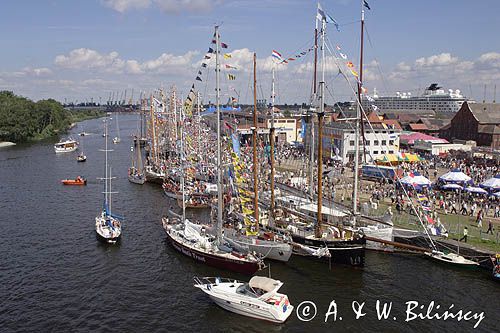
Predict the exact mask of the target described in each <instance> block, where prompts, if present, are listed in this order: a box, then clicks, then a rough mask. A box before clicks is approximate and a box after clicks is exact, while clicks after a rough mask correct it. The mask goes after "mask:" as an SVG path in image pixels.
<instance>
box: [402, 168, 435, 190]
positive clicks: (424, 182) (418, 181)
mask: <svg viewBox="0 0 500 333" xmlns="http://www.w3.org/2000/svg"><path fill="white" fill-rule="evenodd" d="M399 182H400V183H401V184H405V185H411V186H422V187H426V186H430V185H431V181H430V180H429V179H427V178H426V177H424V176H422V175H420V174H419V173H417V172H414V173H410V174H409V175H408V176H406V177H403V178H402V179H401V180H400V181H399Z"/></svg>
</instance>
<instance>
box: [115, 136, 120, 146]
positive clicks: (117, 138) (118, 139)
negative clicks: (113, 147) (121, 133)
mask: <svg viewBox="0 0 500 333" xmlns="http://www.w3.org/2000/svg"><path fill="white" fill-rule="evenodd" d="M120 141H121V139H120V138H119V137H117V136H116V137H114V138H113V143H114V144H117V143H120Z"/></svg>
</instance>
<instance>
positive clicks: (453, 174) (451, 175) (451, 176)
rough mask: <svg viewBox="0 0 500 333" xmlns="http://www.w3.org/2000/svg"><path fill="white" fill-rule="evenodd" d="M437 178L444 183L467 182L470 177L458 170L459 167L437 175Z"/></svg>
mask: <svg viewBox="0 0 500 333" xmlns="http://www.w3.org/2000/svg"><path fill="white" fill-rule="evenodd" d="M439 180H440V181H443V182H445V183H468V182H470V181H471V180H472V178H470V177H469V176H467V175H466V174H465V173H463V172H462V171H460V169H453V170H451V171H450V172H447V173H445V174H444V175H442V176H441V177H439Z"/></svg>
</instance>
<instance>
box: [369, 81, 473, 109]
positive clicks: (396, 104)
mask: <svg viewBox="0 0 500 333" xmlns="http://www.w3.org/2000/svg"><path fill="white" fill-rule="evenodd" d="M464 101H468V102H469V103H470V102H473V101H470V100H468V99H467V98H466V97H464V96H463V95H462V94H461V93H460V90H458V89H457V90H452V89H449V90H448V92H446V91H445V90H444V89H442V88H441V87H439V86H438V84H437V83H433V84H431V85H430V86H429V87H427V88H426V89H425V91H424V94H423V95H422V96H419V97H416V96H412V95H411V93H401V92H397V93H396V96H378V95H377V93H376V91H374V94H373V100H372V101H370V100H368V99H366V98H364V99H363V101H362V105H363V108H364V109H365V110H370V109H372V107H371V106H372V105H376V106H377V108H378V109H377V110H378V111H379V112H398V111H399V112H401V111H407V112H409V113H419V112H425V111H434V112H436V113H456V112H457V111H458V110H459V109H460V107H461V106H462V103H463V102H464Z"/></svg>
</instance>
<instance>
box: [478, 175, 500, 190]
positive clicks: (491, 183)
mask: <svg viewBox="0 0 500 333" xmlns="http://www.w3.org/2000/svg"><path fill="white" fill-rule="evenodd" d="M479 186H481V187H482V188H485V189H487V190H490V191H498V190H500V174H498V175H496V176H495V177H493V178H490V179H487V180H485V181H484V182H482V183H481V184H479Z"/></svg>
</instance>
